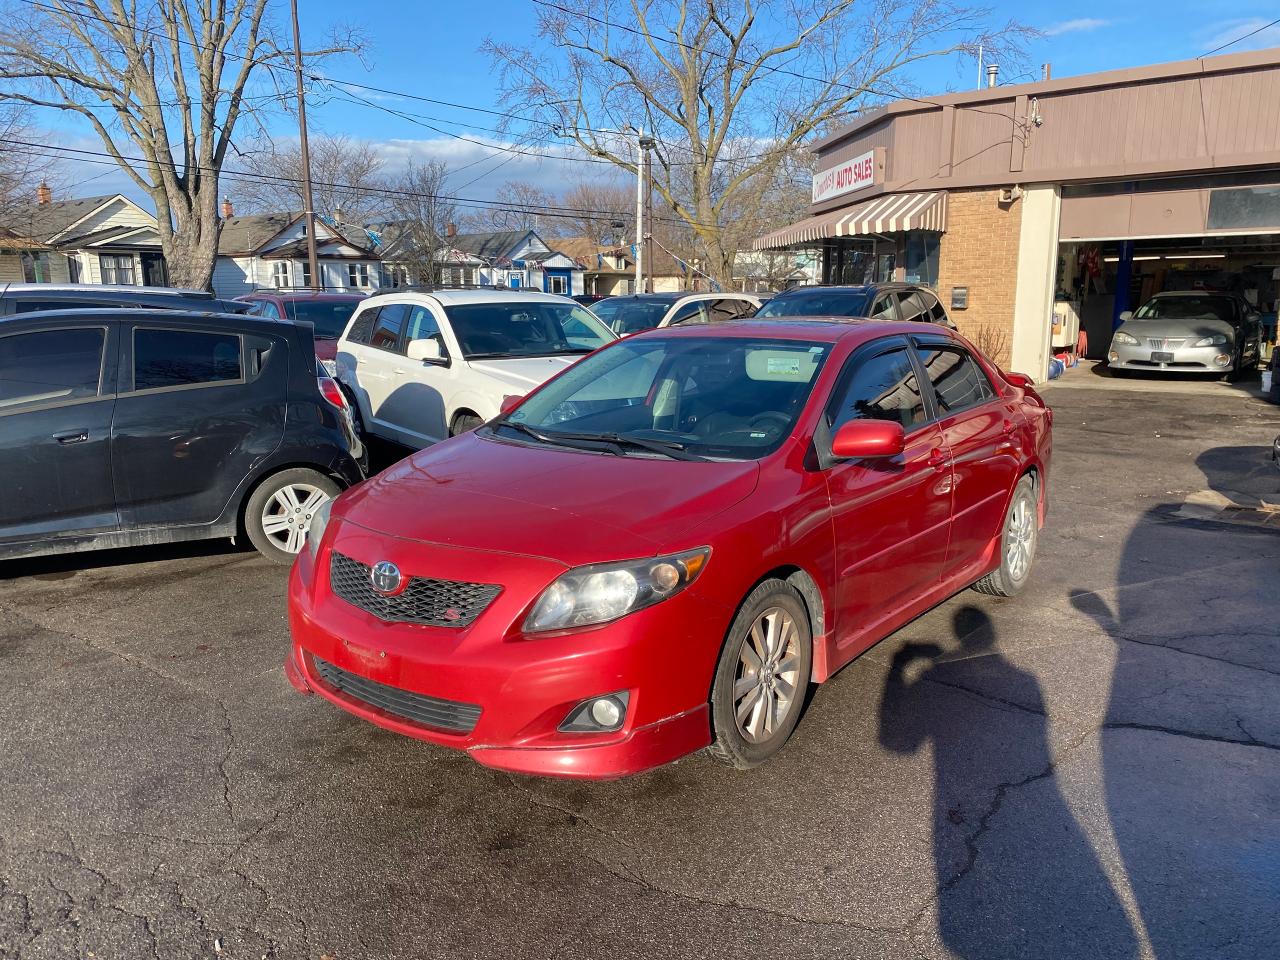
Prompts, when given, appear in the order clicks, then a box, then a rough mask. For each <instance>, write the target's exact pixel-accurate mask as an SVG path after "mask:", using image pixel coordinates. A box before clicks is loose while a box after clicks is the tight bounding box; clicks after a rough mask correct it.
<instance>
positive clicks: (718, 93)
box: [485, 0, 1029, 282]
mask: <svg viewBox="0 0 1280 960" xmlns="http://www.w3.org/2000/svg"><path fill="white" fill-rule="evenodd" d="M536 2H538V3H539V6H540V11H541V12H540V14H539V18H540V24H539V38H540V42H539V43H538V44H536V45H534V46H531V47H527V46H520V45H515V44H509V43H504V42H499V41H496V40H492V39H490V40H489V41H487V43H486V45H485V48H486V50H487V52H488V53H489V54H490V56H491V57H492V59H493V60H494V61H495V63H496V65H497V66H498V68H499V70H500V71H501V77H502V85H503V90H504V97H505V99H506V102H508V103H510V104H513V105H518V106H519V107H520V108H521V113H522V114H524V115H526V116H527V115H529V114H530V112H532V113H533V114H534V115H535V116H536V117H537V118H538V119H540V120H543V121H544V122H545V123H547V124H548V125H553V126H554V127H555V128H557V129H559V130H561V131H563V132H564V133H565V135H567V136H569V137H571V138H572V139H573V140H575V141H576V142H577V143H578V144H579V145H580V146H581V147H582V148H583V149H584V150H586V151H587V152H588V153H589V154H590V155H592V156H595V157H602V158H605V159H607V160H610V161H611V162H613V163H615V164H617V165H618V166H619V167H622V168H623V169H625V170H629V171H632V172H635V169H636V159H635V155H634V153H633V152H632V151H633V144H634V140H632V139H629V138H628V137H624V136H623V135H622V133H621V131H623V130H624V129H626V128H627V127H628V126H629V125H636V126H640V125H643V126H644V128H645V129H646V131H647V132H648V133H650V134H652V135H653V136H654V137H655V138H656V139H657V141H658V151H657V155H658V156H657V164H656V165H655V180H656V187H657V190H658V191H659V193H660V194H661V197H662V200H663V201H664V202H665V205H666V207H667V208H668V209H669V210H670V211H671V212H673V213H674V214H675V216H676V217H678V218H679V219H680V220H682V221H684V223H685V224H686V225H687V226H688V228H689V229H690V230H691V231H692V232H693V234H694V236H695V237H696V239H697V243H698V246H699V247H700V248H701V250H702V252H703V255H704V257H705V262H706V264H707V267H706V269H707V270H708V272H710V273H711V274H712V275H713V276H715V277H716V278H717V279H719V280H720V281H721V282H727V281H728V280H729V278H730V277H731V275H732V268H733V260H734V254H735V251H736V245H735V244H736V243H737V242H738V241H735V240H734V239H733V237H732V236H731V235H730V230H729V228H730V227H731V226H732V225H733V224H735V223H741V222H742V218H743V216H744V214H749V213H750V212H751V211H752V208H753V206H754V205H753V203H752V201H751V197H752V196H753V195H754V196H760V197H763V196H765V195H767V193H768V191H769V189H771V188H772V187H773V186H776V185H777V183H778V182H779V180H780V178H782V177H785V175H786V170H787V168H788V165H789V164H791V163H793V162H794V159H793V158H794V157H795V154H796V152H797V150H798V148H800V147H801V145H802V144H803V143H804V142H805V141H806V140H807V139H808V138H809V137H811V136H812V135H813V134H815V133H818V132H821V131H823V130H824V129H826V128H827V127H828V126H830V125H832V124H833V123H836V122H838V121H840V120H841V119H846V118H848V116H849V115H850V114H851V113H853V112H855V111H858V110H860V109H864V108H865V107H867V106H868V105H870V104H872V103H875V102H878V101H883V100H885V99H888V98H892V97H894V96H898V95H901V94H902V93H903V92H905V91H906V90H908V89H909V86H908V82H907V77H906V75H907V73H908V71H909V70H910V69H911V68H912V67H914V66H917V65H919V64H920V63H921V62H923V61H927V60H936V59H938V58H940V57H945V56H949V55H952V54H955V53H960V52H968V51H973V50H976V47H977V45H978V44H979V43H982V44H984V45H985V46H986V49H988V50H989V51H994V52H998V53H999V54H1000V55H1002V56H1006V57H1007V56H1008V55H1010V54H1011V53H1014V52H1015V51H1016V48H1017V45H1018V43H1019V41H1020V40H1021V39H1022V38H1023V37H1024V36H1026V35H1027V34H1028V33H1029V31H1027V30H1026V29H1025V28H1023V27H1021V26H1019V25H1017V24H1008V25H1006V26H1004V27H1002V28H999V29H995V30H991V29H988V27H987V25H986V19H987V15H986V12H985V11H983V10H980V9H976V8H973V7H967V6H963V5H962V4H960V3H958V2H956V0H876V2H874V3H869V2H866V0H779V2H775V3H770V2H767V0H766V2H752V0H740V2H737V3H726V2H723V0H620V2H618V3H615V4H611V5H601V4H600V3H599V2H597V0H554V2H553V0H536ZM619 7H621V8H624V9H621V10H619V9H617V8H619Z"/></svg>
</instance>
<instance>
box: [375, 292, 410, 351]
mask: <svg viewBox="0 0 1280 960" xmlns="http://www.w3.org/2000/svg"><path fill="white" fill-rule="evenodd" d="M408 316H409V304H407V303H389V304H387V305H386V306H384V307H382V308H381V309H380V310H379V311H378V319H377V320H375V321H374V322H373V332H372V333H371V334H370V336H369V346H371V347H377V348H378V349H379V350H390V351H391V352H393V353H399V352H400V337H401V335H402V334H403V333H404V326H405V320H406V319H407V318H408Z"/></svg>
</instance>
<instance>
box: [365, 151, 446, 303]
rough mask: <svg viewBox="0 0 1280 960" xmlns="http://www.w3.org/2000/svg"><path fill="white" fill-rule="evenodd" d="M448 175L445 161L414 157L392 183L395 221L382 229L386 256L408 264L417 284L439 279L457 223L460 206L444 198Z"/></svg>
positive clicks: (391, 259) (431, 282) (412, 278)
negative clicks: (443, 254) (443, 255)
mask: <svg viewBox="0 0 1280 960" xmlns="http://www.w3.org/2000/svg"><path fill="white" fill-rule="evenodd" d="M448 175H449V171H448V168H447V167H446V166H445V163H444V161H443V160H427V161H426V162H424V163H419V162H418V161H416V160H410V161H409V165H408V166H407V167H406V168H405V171H404V173H402V174H401V175H400V176H399V177H397V178H396V179H395V180H394V181H393V183H392V189H393V190H394V191H395V193H394V194H393V195H392V196H391V198H390V201H389V203H390V216H391V221H390V222H389V223H387V224H385V226H384V227H383V229H382V230H381V231H380V232H381V234H382V237H383V244H384V249H383V256H384V257H385V258H386V259H387V260H388V261H389V262H390V263H392V264H393V265H395V266H402V267H404V268H405V269H406V270H407V271H408V273H409V277H410V279H411V281H412V282H413V283H415V284H422V285H429V284H433V283H435V282H436V268H437V266H438V263H437V261H438V260H439V255H440V251H441V250H442V249H444V248H445V247H446V246H447V242H448V241H447V240H446V239H444V237H445V235H446V233H447V232H448V229H449V225H450V224H454V223H456V222H457V218H458V212H457V208H456V207H455V206H454V204H453V203H451V202H449V201H447V200H444V199H442V197H441V194H443V193H444V183H445V179H446V178H447V177H448Z"/></svg>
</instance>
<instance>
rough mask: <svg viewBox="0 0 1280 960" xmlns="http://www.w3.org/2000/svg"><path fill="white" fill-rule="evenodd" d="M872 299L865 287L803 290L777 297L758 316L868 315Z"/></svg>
mask: <svg viewBox="0 0 1280 960" xmlns="http://www.w3.org/2000/svg"><path fill="white" fill-rule="evenodd" d="M868 299H869V297H868V294H867V293H866V292H865V291H862V290H858V291H853V290H825V289H822V288H817V289H814V290H801V291H797V292H795V293H790V292H788V293H783V294H780V295H778V296H776V297H774V298H773V299H772V300H770V301H769V302H768V303H766V304H765V305H764V306H763V307H761V308H760V310H759V311H758V312H757V313H756V316H757V317H865V316H867V301H868Z"/></svg>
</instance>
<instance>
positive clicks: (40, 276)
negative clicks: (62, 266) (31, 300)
mask: <svg viewBox="0 0 1280 960" xmlns="http://www.w3.org/2000/svg"><path fill="white" fill-rule="evenodd" d="M22 279H23V280H25V281H26V282H27V283H48V282H49V281H50V280H51V279H52V278H51V277H50V276H49V254H47V253H24V254H22Z"/></svg>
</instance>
